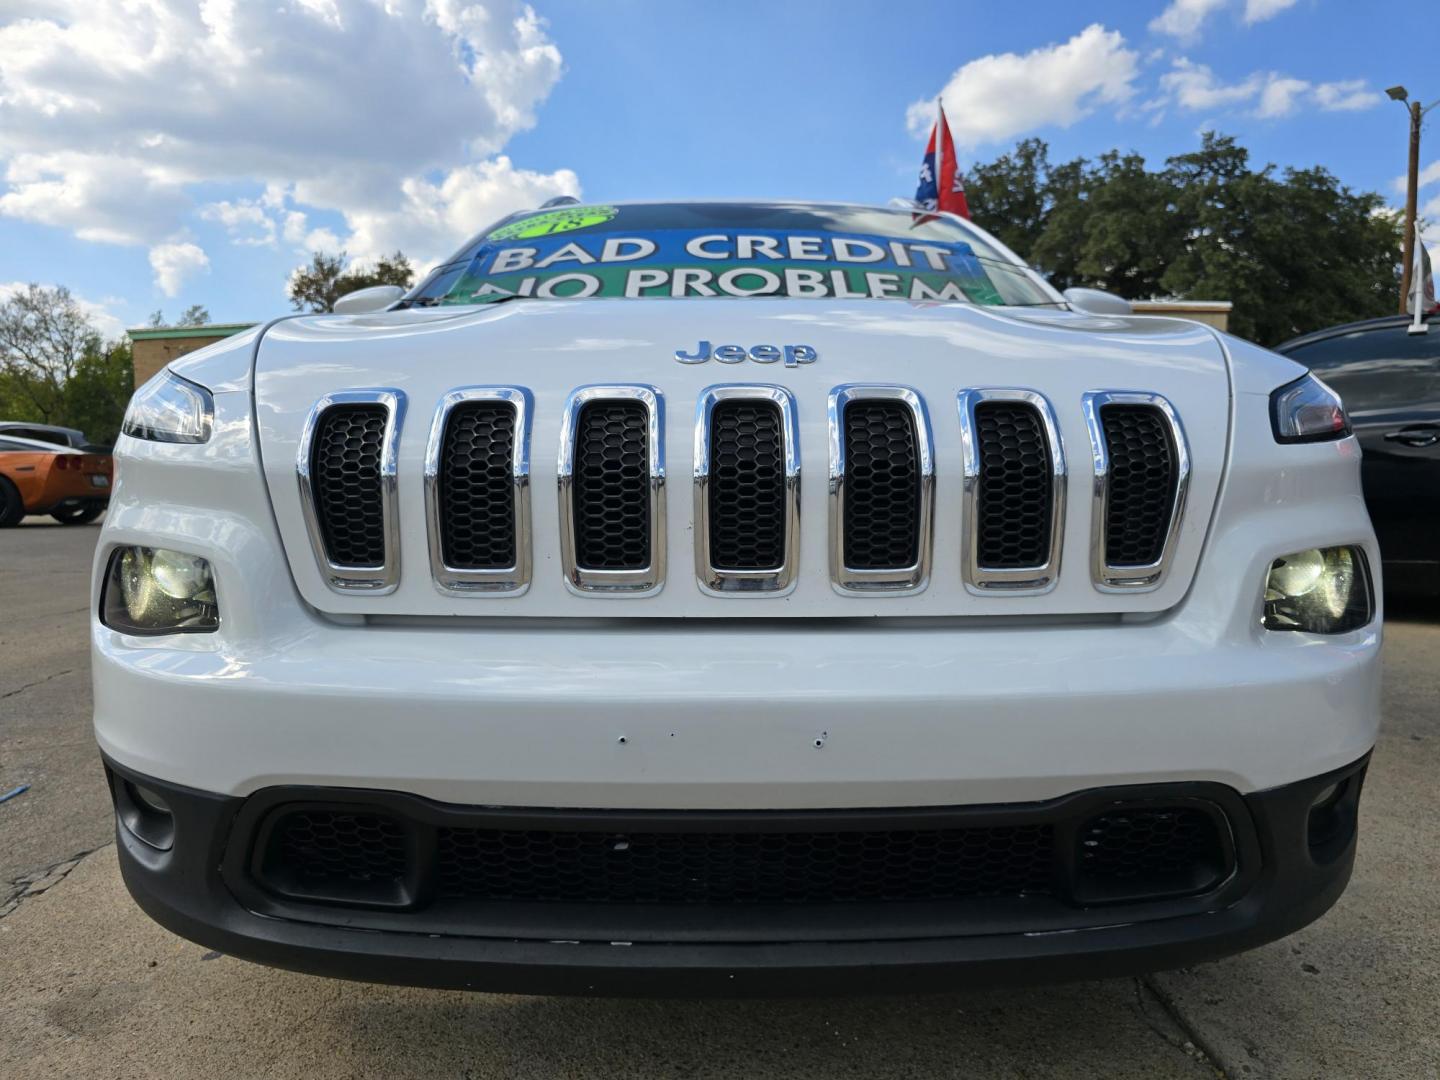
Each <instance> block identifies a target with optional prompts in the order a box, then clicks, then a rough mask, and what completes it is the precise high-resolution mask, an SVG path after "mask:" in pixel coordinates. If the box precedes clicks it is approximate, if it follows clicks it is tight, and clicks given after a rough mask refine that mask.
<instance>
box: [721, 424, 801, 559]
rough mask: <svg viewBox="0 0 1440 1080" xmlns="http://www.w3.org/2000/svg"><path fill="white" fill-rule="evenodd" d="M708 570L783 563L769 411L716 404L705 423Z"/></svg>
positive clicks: (778, 439)
mask: <svg viewBox="0 0 1440 1080" xmlns="http://www.w3.org/2000/svg"><path fill="white" fill-rule="evenodd" d="M710 468H711V477H710V529H709V533H710V565H711V566H713V567H715V568H716V569H717V570H773V569H775V568H776V567H778V566H779V565H780V564H781V563H782V562H784V561H785V436H784V434H783V433H782V431H781V421H780V410H779V409H778V408H776V407H775V406H774V405H767V404H758V403H757V404H751V403H750V402H747V401H722V402H721V403H720V404H718V405H716V406H715V410H714V412H713V413H712V414H711V417H710Z"/></svg>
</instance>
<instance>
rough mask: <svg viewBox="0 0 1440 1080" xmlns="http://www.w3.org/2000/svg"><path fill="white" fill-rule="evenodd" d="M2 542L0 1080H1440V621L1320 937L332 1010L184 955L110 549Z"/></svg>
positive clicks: (273, 982)
mask: <svg viewBox="0 0 1440 1080" xmlns="http://www.w3.org/2000/svg"><path fill="white" fill-rule="evenodd" d="M47 521H48V519H45V520H43V521H42V520H39V519H31V520H30V521H29V522H27V523H26V524H25V525H23V526H22V527H21V528H19V529H15V530H7V531H5V532H0V794H3V793H4V792H7V791H9V790H11V789H13V788H15V787H17V786H19V785H22V784H29V785H30V787H29V790H28V791H26V792H25V793H24V794H23V795H20V796H17V797H15V798H12V799H11V800H9V801H8V802H5V803H3V804H0V1077H5V1078H11V1077H15V1078H21V1077H50V1076H83V1077H91V1076H97V1077H98V1076H106V1077H109V1076H115V1077H126V1078H130V1077H152V1076H153V1077H187V1078H188V1077H197V1076H215V1077H222V1076H223V1077H242V1078H243V1077H272V1076H273V1077H290V1076H295V1077H301V1076H303V1077H307V1078H328V1077H381V1076H399V1077H409V1076H415V1077H447V1078H449V1077H454V1078H461V1077H475V1078H478V1077H553V1076H565V1077H572V1076H573V1077H581V1076H584V1077H592V1076H626V1077H632V1076H633V1077H676V1076H685V1077H732V1076H733V1077H765V1076H785V1077H817V1078H819V1077H825V1078H832V1077H851V1076H853V1077H916V1078H929V1077H942V1076H955V1077H1016V1078H1019V1077H1035V1078H1038V1077H1107V1078H1123V1077H1137V1078H1139V1077H1143V1078H1147V1080H1149V1078H1159V1077H1217V1076H1224V1077H1257V1078H1258V1077H1382V1076H1383V1077H1425V1078H1434V1077H1436V1076H1437V1075H1440V906H1437V903H1436V899H1435V898H1436V895H1437V891H1440V889H1437V886H1440V604H1432V605H1430V607H1429V608H1428V609H1427V608H1420V609H1418V610H1415V611H1406V612H1401V613H1398V614H1396V613H1392V615H1391V617H1390V619H1389V621H1388V623H1387V627H1386V633H1387V643H1386V658H1385V671H1386V687H1385V722H1384V731H1383V733H1382V737H1381V740H1380V743H1379V746H1378V747H1377V748H1376V752H1375V758H1374V761H1373V763H1372V766H1371V770H1370V777H1369V780H1368V782H1367V785H1366V791H1365V797H1364V800H1363V801H1362V811H1363V813H1362V822H1361V839H1360V855H1359V860H1358V862H1357V865H1356V870H1355V877H1354V879H1353V881H1352V883H1351V885H1350V888H1349V890H1348V892H1347V893H1346V894H1345V896H1344V897H1343V898H1342V899H1341V901H1340V903H1339V904H1338V905H1337V907H1336V908H1335V909H1334V910H1332V911H1331V912H1330V913H1329V914H1328V915H1326V916H1325V917H1324V918H1322V919H1321V920H1320V921H1319V922H1318V923H1316V924H1314V925H1312V926H1310V927H1308V928H1307V929H1305V930H1303V931H1301V932H1300V933H1298V934H1295V935H1294V936H1292V937H1290V938H1287V939H1285V940H1283V941H1279V942H1276V943H1274V944H1272V945H1269V946H1267V947H1265V948H1262V949H1259V950H1256V951H1254V952H1251V953H1247V954H1244V955H1241V956H1237V957H1233V958H1231V959H1227V960H1223V961H1219V962H1217V963H1213V964H1206V965H1201V966H1198V967H1195V968H1191V969H1182V970H1180V971H1173V972H1166V973H1162V974H1159V975H1155V976H1151V977H1148V978H1145V979H1133V980H1132V979H1126V980H1109V981H1102V982H1094V983H1085V984H1072V985H1066V986H1056V987H1041V988H1035V989H1029V990H1007V991H1003V992H986V991H983V990H972V991H966V992H962V993H956V994H951V995H941V996H927V997H910V998H895V997H890V998H852V999H838V1000H827V999H817V1000H796V1001H764V1002H732V1001H685V1002H657V1001H617V1000H589V999H571V998H521V997H504V996H497V995H480V994H461V993H448V992H437V991H425V990H410V989H397V988H392V987H380V986H367V985H360V984H353V983H341V982H334V981H330V980H325V979H318V978H313V977H310V976H304V975H294V974H290V973H286V972H280V971H274V970H270V969H267V968H261V967H256V966H254V965H251V964H246V963H243V962H241V961H238V960H233V959H231V958H229V957H225V956H221V955H219V954H216V953H213V952H207V951H206V950H205V949H203V948H201V947H200V946H197V945H192V944H190V943H189V942H186V941H183V940H181V939H179V938H177V937H174V936H173V935H171V934H169V933H167V932H166V931H164V930H162V929H160V927H158V926H156V925H155V924H154V923H152V922H150V920H149V919H148V918H147V917H146V916H145V915H143V914H141V912H140V911H139V910H138V909H137V908H136V907H135V906H134V905H133V904H132V903H131V901H130V899H129V897H128V896H127V894H126V893H125V889H124V886H123V885H122V884H121V882H120V878H119V873H118V870H117V867H116V861H115V854H114V848H113V844H112V841H111V830H112V825H111V818H110V811H109V805H108V800H107V798H106V794H105V790H104V783H103V776H102V772H101V769H100V765H99V758H98V755H97V753H96V752H95V749H94V745H93V742H92V740H91V735H90V683H89V669H88V660H87V645H86V610H87V606H88V599H87V589H88V576H89V566H90V558H91V553H92V551H93V547H94V544H95V539H96V537H97V535H98V532H99V530H98V527H94V526H91V527H68V528H67V527H62V526H58V525H49V524H47V523H46V522H47Z"/></svg>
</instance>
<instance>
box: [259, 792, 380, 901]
mask: <svg viewBox="0 0 1440 1080" xmlns="http://www.w3.org/2000/svg"><path fill="white" fill-rule="evenodd" d="M271 850H272V854H273V857H274V859H275V860H276V861H277V864H278V865H281V866H284V867H285V868H286V869H287V870H288V871H289V872H291V873H292V874H293V875H294V880H295V881H297V882H299V883H302V884H304V885H309V886H318V885H332V886H334V885H344V884H345V883H367V884H368V883H372V882H387V883H388V882H396V881H399V880H400V879H401V878H403V877H404V876H405V869H406V844H405V828H404V826H403V825H402V824H401V823H400V822H399V821H398V820H397V819H396V818H393V817H389V816H387V815H382V814H354V813H339V812H335V811H331V810H307V811H304V812H299V813H291V814H286V815H285V816H284V817H283V818H282V819H281V820H280V821H279V822H278V823H277V825H276V828H275V832H274V834H273V835H272V837H271Z"/></svg>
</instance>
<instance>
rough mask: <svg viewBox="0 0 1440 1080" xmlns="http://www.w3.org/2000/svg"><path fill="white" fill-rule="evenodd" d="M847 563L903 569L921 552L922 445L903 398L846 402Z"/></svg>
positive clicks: (844, 525) (852, 566)
mask: <svg viewBox="0 0 1440 1080" xmlns="http://www.w3.org/2000/svg"><path fill="white" fill-rule="evenodd" d="M843 426H844V437H845V513H844V521H843V522H842V523H841V528H842V529H843V532H844V538H845V565H846V566H847V567H849V568H850V569H852V570H898V569H903V568H905V567H908V566H913V565H915V563H916V561H917V560H918V559H919V557H920V450H919V447H918V446H917V444H916V441H915V419H914V416H913V415H912V414H911V412H910V409H909V407H908V406H906V405H904V404H902V403H900V402H898V401H867V400H860V401H852V402H850V404H849V405H847V406H846V407H845V417H844V424H843Z"/></svg>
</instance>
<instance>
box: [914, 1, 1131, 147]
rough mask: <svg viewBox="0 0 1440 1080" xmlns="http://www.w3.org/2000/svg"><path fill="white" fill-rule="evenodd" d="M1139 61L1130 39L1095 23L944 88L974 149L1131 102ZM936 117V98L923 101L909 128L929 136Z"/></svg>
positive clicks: (988, 64) (959, 135)
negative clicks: (1099, 108) (1128, 42)
mask: <svg viewBox="0 0 1440 1080" xmlns="http://www.w3.org/2000/svg"><path fill="white" fill-rule="evenodd" d="M1138 64H1139V56H1138V54H1137V53H1135V52H1134V51H1132V50H1130V49H1128V48H1126V47H1125V39H1124V37H1122V36H1121V35H1120V34H1119V33H1118V32H1117V31H1114V30H1106V29H1105V28H1104V27H1103V26H1100V25H1099V24H1098V23H1097V24H1093V25H1091V26H1087V27H1086V28H1085V29H1084V30H1082V31H1081V32H1080V33H1078V34H1076V35H1075V36H1074V37H1072V38H1071V39H1070V40H1069V41H1066V42H1064V43H1063V44H1057V45H1047V46H1045V47H1043V48H1039V49H1035V50H1032V51H1031V52H1028V53H1025V54H1024V55H1023V56H1021V55H1019V54H1017V53H1001V54H993V53H992V54H990V55H988V56H982V57H980V58H979V59H977V60H972V61H970V62H969V63H968V64H966V65H965V66H964V67H962V68H960V69H959V70H957V71H956V72H955V73H954V74H953V75H952V76H950V81H949V82H948V83H947V84H946V85H945V88H944V90H943V91H941V97H942V100H943V101H944V103H945V116H946V118H947V119H948V120H949V122H950V130H951V133H952V134H953V135H954V137H955V141H956V142H957V143H960V144H963V145H967V146H974V145H976V144H977V143H983V142H997V141H1001V140H1004V139H1008V138H1011V137H1013V136H1015V135H1019V134H1021V133H1022V132H1026V131H1031V130H1033V129H1035V128H1038V127H1042V126H1044V125H1048V124H1056V125H1059V126H1060V127H1068V126H1069V125H1071V124H1073V123H1075V121H1077V120H1079V119H1081V118H1082V117H1085V116H1088V115H1089V114H1090V113H1091V112H1093V111H1094V110H1095V107H1096V106H1097V105H1101V104H1120V103H1122V102H1124V101H1126V100H1127V99H1128V98H1129V97H1130V95H1131V94H1132V93H1133V87H1132V83H1133V82H1134V80H1135V77H1136V74H1137V71H1138ZM934 116H935V105H934V102H933V101H917V102H915V103H914V104H912V105H911V106H910V108H909V109H908V110H907V112H906V124H907V126H908V127H909V129H910V131H911V132H912V133H913V134H916V135H923V134H925V133H926V132H928V131H929V130H930V125H931V123H932V122H933V120H934Z"/></svg>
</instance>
